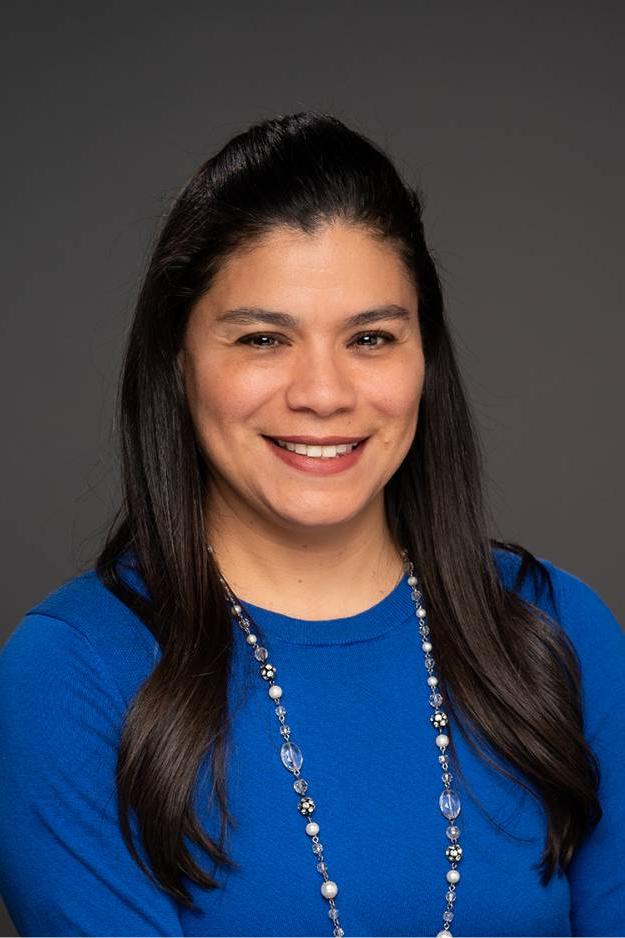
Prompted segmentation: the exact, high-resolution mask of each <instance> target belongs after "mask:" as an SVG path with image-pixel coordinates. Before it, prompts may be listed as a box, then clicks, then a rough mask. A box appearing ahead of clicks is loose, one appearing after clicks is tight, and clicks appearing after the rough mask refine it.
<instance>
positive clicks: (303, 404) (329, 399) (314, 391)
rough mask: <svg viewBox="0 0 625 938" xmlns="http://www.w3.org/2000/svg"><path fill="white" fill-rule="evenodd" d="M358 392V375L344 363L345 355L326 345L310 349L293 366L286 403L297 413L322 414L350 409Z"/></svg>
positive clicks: (289, 377)
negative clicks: (300, 411)
mask: <svg viewBox="0 0 625 938" xmlns="http://www.w3.org/2000/svg"><path fill="white" fill-rule="evenodd" d="M343 354H344V353H343ZM356 392H357V389H356V386H355V381H354V375H353V374H352V373H351V371H350V369H349V366H348V363H347V362H345V361H343V360H341V352H340V351H338V352H336V351H334V352H332V351H330V350H328V347H327V345H323V343H320V344H319V345H317V346H315V347H314V348H311V347H309V348H308V349H307V350H306V352H303V354H302V355H301V356H298V357H297V359H296V360H294V361H293V362H292V364H291V370H290V372H289V375H288V380H287V385H286V401H287V404H288V406H289V407H290V408H292V409H293V410H302V409H306V410H314V411H315V413H318V414H321V415H327V414H332V413H334V412H335V411H337V410H350V409H351V408H353V407H354V405H355V403H356V400H357V393H356Z"/></svg>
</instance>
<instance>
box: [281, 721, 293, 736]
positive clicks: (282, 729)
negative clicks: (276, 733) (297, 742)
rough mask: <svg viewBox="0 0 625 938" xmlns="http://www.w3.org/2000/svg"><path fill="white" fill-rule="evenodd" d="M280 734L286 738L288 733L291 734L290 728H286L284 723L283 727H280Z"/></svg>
mask: <svg viewBox="0 0 625 938" xmlns="http://www.w3.org/2000/svg"><path fill="white" fill-rule="evenodd" d="M280 732H281V733H282V735H283V736H288V735H289V733H290V732H291V727H290V726H287V725H286V723H285V724H284V726H281V727H280Z"/></svg>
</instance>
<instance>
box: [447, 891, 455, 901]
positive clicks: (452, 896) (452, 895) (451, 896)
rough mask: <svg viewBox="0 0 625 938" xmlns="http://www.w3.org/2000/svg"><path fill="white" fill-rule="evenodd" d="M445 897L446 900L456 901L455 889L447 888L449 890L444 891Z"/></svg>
mask: <svg viewBox="0 0 625 938" xmlns="http://www.w3.org/2000/svg"><path fill="white" fill-rule="evenodd" d="M445 899H446V900H447V902H455V901H456V891H455V889H449V890H448V891H447V892H446V893H445Z"/></svg>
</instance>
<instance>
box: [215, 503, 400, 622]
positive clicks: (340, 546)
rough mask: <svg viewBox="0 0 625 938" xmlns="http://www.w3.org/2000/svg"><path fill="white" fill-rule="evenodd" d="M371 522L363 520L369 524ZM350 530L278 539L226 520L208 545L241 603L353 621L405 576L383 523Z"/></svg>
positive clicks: (281, 534)
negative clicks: (352, 616) (338, 534)
mask: <svg viewBox="0 0 625 938" xmlns="http://www.w3.org/2000/svg"><path fill="white" fill-rule="evenodd" d="M370 520H371V519H369V521H370ZM349 528H350V529H349V530H346V529H343V531H342V532H341V536H340V537H337V534H336V532H332V531H330V530H326V531H324V532H321V533H319V532H311V531H309V532H307V534H306V535H302V534H299V535H298V534H291V533H290V532H286V534H285V532H284V531H281V532H276V531H275V530H270V529H268V528H264V527H262V526H261V527H259V526H258V525H255V526H253V527H252V526H248V525H245V524H241V523H239V519H237V518H236V517H233V516H229V518H228V525H227V526H224V525H213V526H212V527H211V529H210V532H209V537H208V542H209V544H210V545H211V547H212V550H213V557H214V559H215V561H216V562H217V566H218V567H219V571H220V573H221V575H222V576H223V578H224V579H225V580H226V582H227V584H228V586H229V587H230V589H231V590H232V592H233V593H234V595H235V596H236V597H237V598H239V599H241V600H242V601H243V602H248V603H252V604H253V605H255V606H260V607H262V608H264V609H270V610H273V611H275V612H281V613H282V614H284V615H289V616H293V617H294V618H301V619H333V618H342V617H344V616H349V615H357V614H358V613H359V612H363V611H364V610H365V609H369V608H370V607H371V606H372V605H374V604H375V603H377V602H379V601H380V600H381V599H383V598H384V597H385V596H387V595H388V593H390V592H391V590H392V589H393V588H394V586H396V585H397V583H398V582H399V580H400V579H401V576H402V575H403V562H402V558H401V554H400V552H399V549H398V547H397V546H396V545H395V544H394V543H393V540H392V538H391V535H390V532H389V531H388V529H387V527H386V524H382V523H380V524H377V525H372V524H371V523H369V524H367V525H365V524H358V523H351V524H350V525H349Z"/></svg>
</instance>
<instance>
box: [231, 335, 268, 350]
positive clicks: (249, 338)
mask: <svg viewBox="0 0 625 938" xmlns="http://www.w3.org/2000/svg"><path fill="white" fill-rule="evenodd" d="M277 338H278V336H276V335H273V334H269V333H266V332H258V333H255V334H254V335H244V336H242V337H241V338H240V339H237V342H240V343H241V344H242V345H251V346H252V348H257V349H275V348H276V346H275V345H252V342H253V340H254V339H277Z"/></svg>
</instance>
